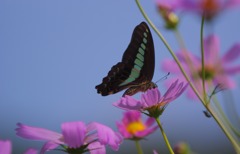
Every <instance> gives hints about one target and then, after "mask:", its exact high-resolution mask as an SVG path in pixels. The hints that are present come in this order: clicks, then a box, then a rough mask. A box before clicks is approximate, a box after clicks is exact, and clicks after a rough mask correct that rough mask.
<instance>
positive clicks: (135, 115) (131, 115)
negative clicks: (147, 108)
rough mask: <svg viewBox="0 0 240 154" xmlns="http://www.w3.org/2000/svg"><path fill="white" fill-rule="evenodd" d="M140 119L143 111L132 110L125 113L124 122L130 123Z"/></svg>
mask: <svg viewBox="0 0 240 154" xmlns="http://www.w3.org/2000/svg"><path fill="white" fill-rule="evenodd" d="M139 119H141V113H140V112H139V111H134V110H132V111H128V112H125V113H124V115H123V119H122V122H123V123H124V124H126V125H128V124H129V123H132V122H134V121H138V120H139Z"/></svg>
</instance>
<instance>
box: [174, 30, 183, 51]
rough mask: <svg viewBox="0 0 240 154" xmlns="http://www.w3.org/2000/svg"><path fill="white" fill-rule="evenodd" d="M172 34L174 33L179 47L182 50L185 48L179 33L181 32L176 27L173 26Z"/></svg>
mask: <svg viewBox="0 0 240 154" xmlns="http://www.w3.org/2000/svg"><path fill="white" fill-rule="evenodd" d="M174 34H175V37H176V39H177V42H178V44H179V47H180V48H181V49H182V50H184V51H185V50H186V46H185V43H184V41H183V37H182V35H181V33H180V32H179V30H178V28H175V29H174Z"/></svg>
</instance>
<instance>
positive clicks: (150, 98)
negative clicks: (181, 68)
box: [114, 80, 187, 118]
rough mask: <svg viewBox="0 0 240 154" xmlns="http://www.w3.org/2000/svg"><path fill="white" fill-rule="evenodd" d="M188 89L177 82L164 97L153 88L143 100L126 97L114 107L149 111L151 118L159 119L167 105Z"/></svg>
mask: <svg viewBox="0 0 240 154" xmlns="http://www.w3.org/2000/svg"><path fill="white" fill-rule="evenodd" d="M186 88H187V84H184V82H180V83H179V82H178V80H176V81H175V82H174V83H172V84H171V86H170V87H169V88H168V90H167V92H166V93H165V94H164V95H163V96H162V97H161V94H160V91H159V90H158V88H153V89H149V90H147V91H146V92H145V93H143V94H142V95H141V100H136V99H134V98H133V97H132V96H128V95H126V96H125V97H122V98H121V99H120V100H119V101H117V102H115V103H114V105H115V106H116V107H118V108H121V109H125V110H137V111H140V112H143V111H145V110H147V111H148V113H149V116H150V117H155V118H157V117H158V116H159V115H161V114H162V112H163V111H164V109H165V107H166V105H167V104H168V103H170V102H171V101H173V100H175V99H176V98H178V97H179V96H180V95H181V94H182V93H183V91H184V90H185V89H186Z"/></svg>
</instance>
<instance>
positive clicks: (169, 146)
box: [155, 118, 174, 154]
mask: <svg viewBox="0 0 240 154" xmlns="http://www.w3.org/2000/svg"><path fill="white" fill-rule="evenodd" d="M155 120H156V121H157V124H158V127H159V128H160V131H161V133H162V136H163V138H164V141H165V143H166V145H167V147H168V150H169V152H170V153H171V154H174V152H173V150H172V147H171V145H170V143H169V141H168V138H167V135H166V134H165V132H164V130H163V128H162V125H161V122H160V120H159V118H155Z"/></svg>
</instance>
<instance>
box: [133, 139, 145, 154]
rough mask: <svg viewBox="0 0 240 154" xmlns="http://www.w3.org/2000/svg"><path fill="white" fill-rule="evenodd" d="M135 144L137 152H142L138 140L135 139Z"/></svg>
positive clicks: (141, 153)
mask: <svg viewBox="0 0 240 154" xmlns="http://www.w3.org/2000/svg"><path fill="white" fill-rule="evenodd" d="M135 144H136V148H137V152H138V154H143V151H142V148H141V146H140V143H139V141H138V140H135Z"/></svg>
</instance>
